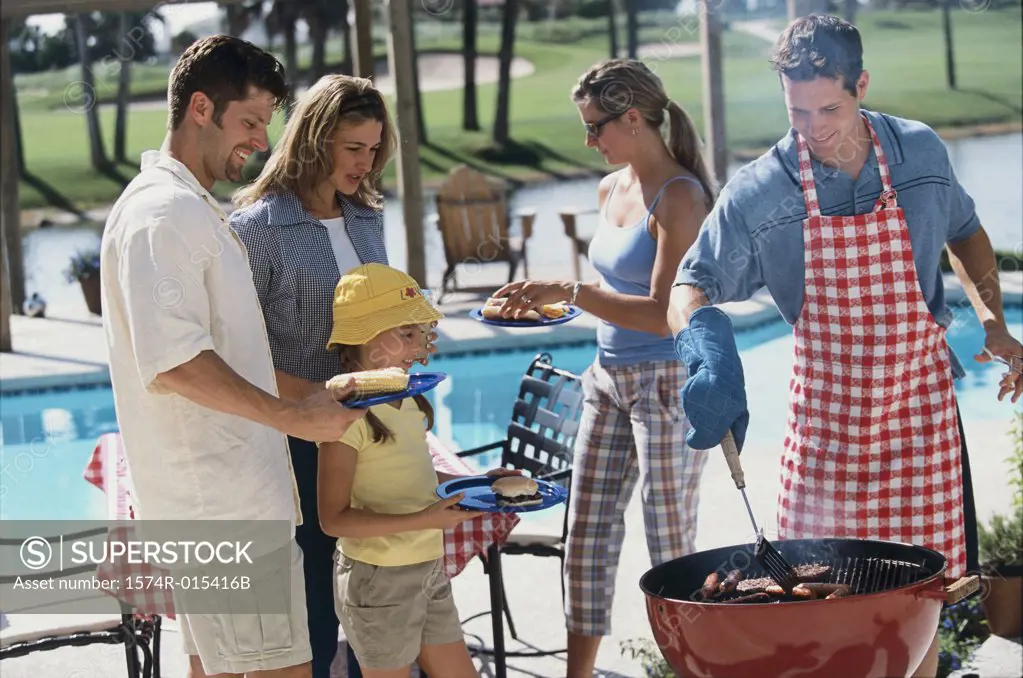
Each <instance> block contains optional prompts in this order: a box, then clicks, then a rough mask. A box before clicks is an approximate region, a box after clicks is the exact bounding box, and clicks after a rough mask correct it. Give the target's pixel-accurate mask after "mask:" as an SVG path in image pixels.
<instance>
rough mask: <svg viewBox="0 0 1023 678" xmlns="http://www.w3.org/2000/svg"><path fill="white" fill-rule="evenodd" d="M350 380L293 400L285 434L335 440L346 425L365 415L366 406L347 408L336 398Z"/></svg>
mask: <svg viewBox="0 0 1023 678" xmlns="http://www.w3.org/2000/svg"><path fill="white" fill-rule="evenodd" d="M351 388H352V385H351V382H348V383H347V384H346V385H345V386H343V387H342V388H334V389H323V390H322V391H317V392H316V393H314V394H313V395H311V396H309V397H307V398H305V399H303V400H301V401H298V402H296V403H295V405H294V408H293V411H292V412H291V413H289V418H288V428H287V430H286V431H285V432H286V433H287V434H288V435H290V436H294V437H295V438H301V439H303V440H309V441H311V442H318V443H323V442H334V441H337V440H340V439H341V436H343V435H344V434H345V431H347V430H348V427H349V426H351V425H352V424H354V423H355V422H357V421H358V420H359V419H362V418H363V417H364V416H366V412H367V411H368V410H365V409H361V408H348V407H345V406H344V405H342V404H341V403H339V402H338V400H339V399H343V398H344V397H345V396H346V395H347V394H348V393H350V392H351Z"/></svg>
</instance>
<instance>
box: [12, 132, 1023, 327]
mask: <svg viewBox="0 0 1023 678" xmlns="http://www.w3.org/2000/svg"><path fill="white" fill-rule="evenodd" d="M946 144H947V146H948V148H949V155H950V157H951V159H952V163H953V166H954V168H955V172H956V174H957V176H958V177H959V180H960V181H961V182H962V183H963V185H964V186H965V187H966V188H967V190H968V191H970V193H971V195H972V196H973V198H974V200H975V201H976V203H977V209H978V212H979V214H980V218H981V221H982V222H983V223H984V227H985V229H986V230H987V231H988V233H989V235H990V236H991V240H992V242H993V243H994V246H995V247H996V248H998V249H1005V250H1015V251H1017V252H1019V251H1021V250H1023V220H1021V215H1023V193H1021V191H1020V186H1021V185H1023V134H1020V133H1015V134H1002V135H995V136H988V137H974V138H969V139H953V140H949V141H947V142H946ZM740 166H741V165H740V164H737V163H733V164H732V165H731V166H730V167H729V176H731V175H732V174H734V172H735V171H736V170H737V169H738V168H739V167H740ZM597 182H598V179H596V178H592V177H588V178H583V179H575V180H567V181H559V182H553V183H542V184H536V185H531V186H526V187H523V188H521V189H519V190H517V191H515V192H514V194H513V195H512V208H513V209H519V208H527V207H529V208H533V209H535V210H536V211H537V217H536V222H535V224H534V231H533V237H532V238H531V239H530V243H529V251H528V255H529V262H530V265H531V266H534V265H535V266H537V267H539V268H543V267H546V266H551V265H558V264H562V263H563V262H564V261H565V260H566V259H567V254H568V251H569V249H568V240H567V239H566V238H565V236H564V229H563V227H562V225H561V220H560V219H559V217H558V211H560V210H562V209H564V208H566V207H570V206H578V207H592V206H593V205H594V204H595V202H596V195H597V190H596V187H597ZM434 211H435V210H434V206H433V195H432V194H431V193H427V194H426V209H425V212H426V216H429V215H431V214H433V213H434ZM592 219H593V217H586V218H583V219H581V220H580V228H582V229H586V228H592V224H593V222H592ZM587 220H589V221H587ZM384 222H385V238H386V240H387V250H388V254H389V256H390V259H391V262H392V263H394V264H395V265H396V266H399V267H403V266H404V265H405V261H406V256H405V255H406V245H405V232H404V221H403V218H402V211H401V203H400V202H399V201H398V200H397V199H396V198H392V199H390V200H388V201H387V203H386V207H385V210H384ZM99 239H100V233H99V231H98V230H96V229H94V228H74V227H61V228H47V229H36V230H34V231H32V232H30V233H28V234H27V235H26V237H25V239H24V250H25V270H26V276H27V281H26V289H27V291H28V293H29V294H31V293H32V292H34V291H38V292H39V293H40V294H42V296H43V298H45V299H46V300H47V302H48V303H49V306H50V313H51V314H60V313H61V310H62V309H72V310H73V311H75V312H77V310H78V309H81V308H84V301H83V300H82V294H81V291H80V289H79V288H78V286H77V285H69V284H68V283H66V282H65V281H64V278H63V276H62V274H61V272H62V271H63V269H64V268H65V267H66V266H67V261H68V259H69V258H70V257H71V256H72V255H73V254H74V253H75V252H76V251H77V250H78V249H81V248H86V247H89V246H92V245H95V244H97V243H98V241H99ZM425 246H426V265H427V271H428V272H429V276H430V280H429V283H430V284H431V285H436V284H438V283H439V282H440V276H441V273H442V272H443V270H444V251H443V247H442V244H441V239H440V233H439V232H438V231H437V230H436V229H434V228H430V227H427V228H426V233H425Z"/></svg>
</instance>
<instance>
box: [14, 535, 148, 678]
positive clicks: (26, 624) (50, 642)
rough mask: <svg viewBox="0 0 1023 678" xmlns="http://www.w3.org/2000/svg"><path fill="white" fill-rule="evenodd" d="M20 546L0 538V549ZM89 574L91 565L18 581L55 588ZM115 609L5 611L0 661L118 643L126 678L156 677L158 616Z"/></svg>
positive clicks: (126, 608)
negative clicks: (89, 611)
mask: <svg viewBox="0 0 1023 678" xmlns="http://www.w3.org/2000/svg"><path fill="white" fill-rule="evenodd" d="M106 534H107V528H106V527H98V528H93V529H90V530H83V531H81V532H76V533H71V534H65V535H63V538H64V540H65V541H69V540H73V539H87V538H90V537H103V538H105V537H106ZM58 538H59V537H58V536H53V537H49V538H46V539H47V541H49V542H50V543H54V542H56V541H57V540H58ZM23 542H24V540H23V539H0V547H2V548H5V549H14V548H20V547H21V545H22V544H23ZM11 562H13V561H11ZM95 570H96V565H95V564H86V565H80V566H77V567H65V568H64V569H59V568H58V569H55V570H54V569H50V570H39V571H36V572H34V573H32V574H31V575H28V576H25V575H22V576H21V579H22V581H24V580H28V579H32V580H37V579H44V580H45V579H50V578H52V579H53V580H54V586H57V585H58V584H57V583H56V582H57V580H59V579H63V578H75V577H77V576H78V575H81V574H84V573H86V572H94V571H95ZM17 579H18V576H17V575H3V576H0V584H4V585H9V584H13V583H14V582H15V581H16V580H17ZM97 600H98V599H97ZM106 600H110V599H109V597H106ZM8 602H9V601H8ZM118 605H119V608H120V614H117V613H115V612H113V611H111V612H110V613H100V614H78V613H75V614H58V613H46V612H45V609H40V608H33V609H31V610H11V609H5V610H4V615H5V617H6V621H7V622H8V625H7V626H6V627H5V628H4V629H3V630H2V631H0V661H2V660H5V659H12V658H14V657H24V656H26V655H29V654H31V653H33V652H41V651H45V650H55V649H57V648H60V647H82V646H85V645H93V644H106V645H124V656H125V664H126V668H127V675H128V678H160V625H161V618H160V615H142V614H137V613H135V611H134V610H133V609H132V608H131V607H130V606H128V605H127V604H125V603H124V602H121V601H118ZM140 651H141V653H142V660H141V661H140V660H139V652H140Z"/></svg>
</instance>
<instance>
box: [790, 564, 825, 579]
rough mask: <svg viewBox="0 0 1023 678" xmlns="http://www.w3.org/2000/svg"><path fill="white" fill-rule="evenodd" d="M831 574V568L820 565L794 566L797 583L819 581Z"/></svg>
mask: <svg viewBox="0 0 1023 678" xmlns="http://www.w3.org/2000/svg"><path fill="white" fill-rule="evenodd" d="M829 574H831V566H830V565H824V564H822V563H810V564H808V565H796V578H798V579H799V581H805V582H809V581H821V580H823V579H826V578H827V576H828V575H829Z"/></svg>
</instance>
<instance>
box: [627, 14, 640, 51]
mask: <svg viewBox="0 0 1023 678" xmlns="http://www.w3.org/2000/svg"><path fill="white" fill-rule="evenodd" d="M625 39H626V49H628V52H629V58H630V59H638V58H639V57H637V56H636V55H637V54H638V53H639V0H625Z"/></svg>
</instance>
